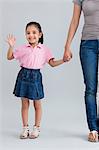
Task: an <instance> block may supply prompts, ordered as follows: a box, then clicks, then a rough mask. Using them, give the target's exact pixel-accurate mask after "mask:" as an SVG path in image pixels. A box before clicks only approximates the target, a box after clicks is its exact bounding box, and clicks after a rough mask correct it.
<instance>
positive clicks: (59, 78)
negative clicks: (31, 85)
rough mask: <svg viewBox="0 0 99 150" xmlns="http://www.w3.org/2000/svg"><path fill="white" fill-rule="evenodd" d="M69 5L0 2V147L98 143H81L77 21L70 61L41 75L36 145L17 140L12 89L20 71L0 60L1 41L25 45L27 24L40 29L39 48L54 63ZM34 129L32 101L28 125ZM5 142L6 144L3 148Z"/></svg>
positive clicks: (67, 0)
mask: <svg viewBox="0 0 99 150" xmlns="http://www.w3.org/2000/svg"><path fill="white" fill-rule="evenodd" d="M72 10H73V3H72V0H2V1H0V18H1V19H0V20H1V21H0V33H1V34H0V35H1V36H0V41H1V42H0V47H1V48H0V49H1V50H0V53H1V54H0V60H1V63H0V68H1V72H0V82H1V83H0V99H1V101H0V118H1V128H0V132H1V134H0V135H1V136H0V138H1V145H2V149H3V150H8V149H10V150H11V149H18V150H19V149H23V148H24V149H35V150H41V149H42V150H44V149H46V150H47V149H54V150H55V149H57V150H58V149H59V150H63V149H65V150H66V148H67V149H73V150H74V149H76V150H77V149H94V150H96V149H97V147H98V144H96V145H94V144H93V145H92V143H89V142H87V133H88V129H87V123H86V115H85V105H84V98H83V93H84V84H83V77H82V71H81V66H80V61H79V44H80V38H81V30H82V26H83V17H81V21H80V26H79V29H78V31H77V33H76V37H75V38H74V40H73V42H72V51H73V59H72V60H71V61H70V62H68V63H65V64H63V65H61V66H59V67H56V68H51V67H50V66H49V65H46V66H45V67H44V68H43V69H42V70H41V71H42V74H43V84H44V90H45V98H44V100H42V107H43V117H42V122H41V135H40V137H39V138H38V139H36V140H34V141H33V140H25V141H24V140H23V141H22V140H20V139H19V137H18V136H19V134H20V132H21V129H22V123H21V114H20V112H21V111H20V108H21V103H20V99H19V98H16V97H14V96H13V94H12V92H13V88H14V83H15V80H16V76H17V73H18V71H19V69H20V67H19V63H18V62H17V61H15V60H12V61H8V60H7V59H6V54H7V49H8V45H7V43H6V41H5V40H6V36H7V35H8V34H9V33H12V34H13V35H14V36H15V37H16V40H17V41H16V46H19V45H22V44H24V43H25V42H26V39H25V33H24V30H25V26H26V24H27V23H28V22H30V21H37V22H39V23H40V24H41V26H42V30H43V34H44V44H45V45H46V46H47V47H49V48H50V49H51V50H52V53H53V55H54V56H55V58H56V59H60V58H62V57H63V53H64V44H65V40H66V37H67V32H68V28H69V24H70V20H71V17H72ZM33 124H34V110H33V109H32V102H31V106H30V110H29V126H30V129H32V126H33ZM5 143H6V144H5Z"/></svg>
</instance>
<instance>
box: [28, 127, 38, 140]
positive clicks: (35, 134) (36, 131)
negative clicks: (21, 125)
mask: <svg viewBox="0 0 99 150" xmlns="http://www.w3.org/2000/svg"><path fill="white" fill-rule="evenodd" d="M39 133H40V128H39V127H37V126H33V131H32V132H31V134H30V135H29V138H30V139H35V138H37V137H38V136H39Z"/></svg>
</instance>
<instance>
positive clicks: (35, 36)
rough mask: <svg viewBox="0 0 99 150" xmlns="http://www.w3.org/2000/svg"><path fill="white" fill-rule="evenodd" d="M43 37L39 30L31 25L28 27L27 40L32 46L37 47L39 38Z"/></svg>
mask: <svg viewBox="0 0 99 150" xmlns="http://www.w3.org/2000/svg"><path fill="white" fill-rule="evenodd" d="M41 36H42V33H41V32H39V29H38V28H37V27H36V26H34V25H31V26H28V27H27V30H26V39H27V40H28V42H29V43H30V44H31V45H37V44H38V41H39V38H41Z"/></svg>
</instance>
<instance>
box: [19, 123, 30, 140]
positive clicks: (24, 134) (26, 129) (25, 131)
mask: <svg viewBox="0 0 99 150" xmlns="http://www.w3.org/2000/svg"><path fill="white" fill-rule="evenodd" d="M28 137H29V127H28V126H24V127H23V131H22V133H21V134H20V139H27V138H28Z"/></svg>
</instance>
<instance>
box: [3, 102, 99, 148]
mask: <svg viewBox="0 0 99 150" xmlns="http://www.w3.org/2000/svg"><path fill="white" fill-rule="evenodd" d="M13 103H16V108H15V107H14V108H12V109H11V106H10V105H7V106H6V105H5V108H6V109H5V110H6V111H4V110H2V114H3V115H2V118H1V121H2V126H1V134H0V135H1V136H0V138H1V140H0V141H1V147H2V150H12V149H15V150H22V149H24V150H26V149H29V150H31V149H35V150H51V149H52V150H66V149H67V150H78V149H79V150H98V149H99V143H90V142H88V141H87V133H88V129H87V124H86V119H85V112H84V109H83V107H82V106H79V107H77V106H76V105H75V104H71V103H68V106H66V105H65V104H66V103H65V101H64V100H63V102H62V103H61V102H60V101H58V103H57V101H54V106H53V105H52V102H46V101H43V104H42V105H43V118H42V123H41V134H40V136H39V138H38V139H35V140H31V139H26V140H21V139H19V134H20V132H21V116H20V111H19V110H20V105H19V103H20V102H15V101H12V105H13ZM82 105H83V104H82ZM55 106H56V107H55ZM9 108H10V109H9ZM32 114H34V112H33V110H32V105H30V111H29V125H30V130H31V129H32V124H33V123H32V120H33V117H32Z"/></svg>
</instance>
